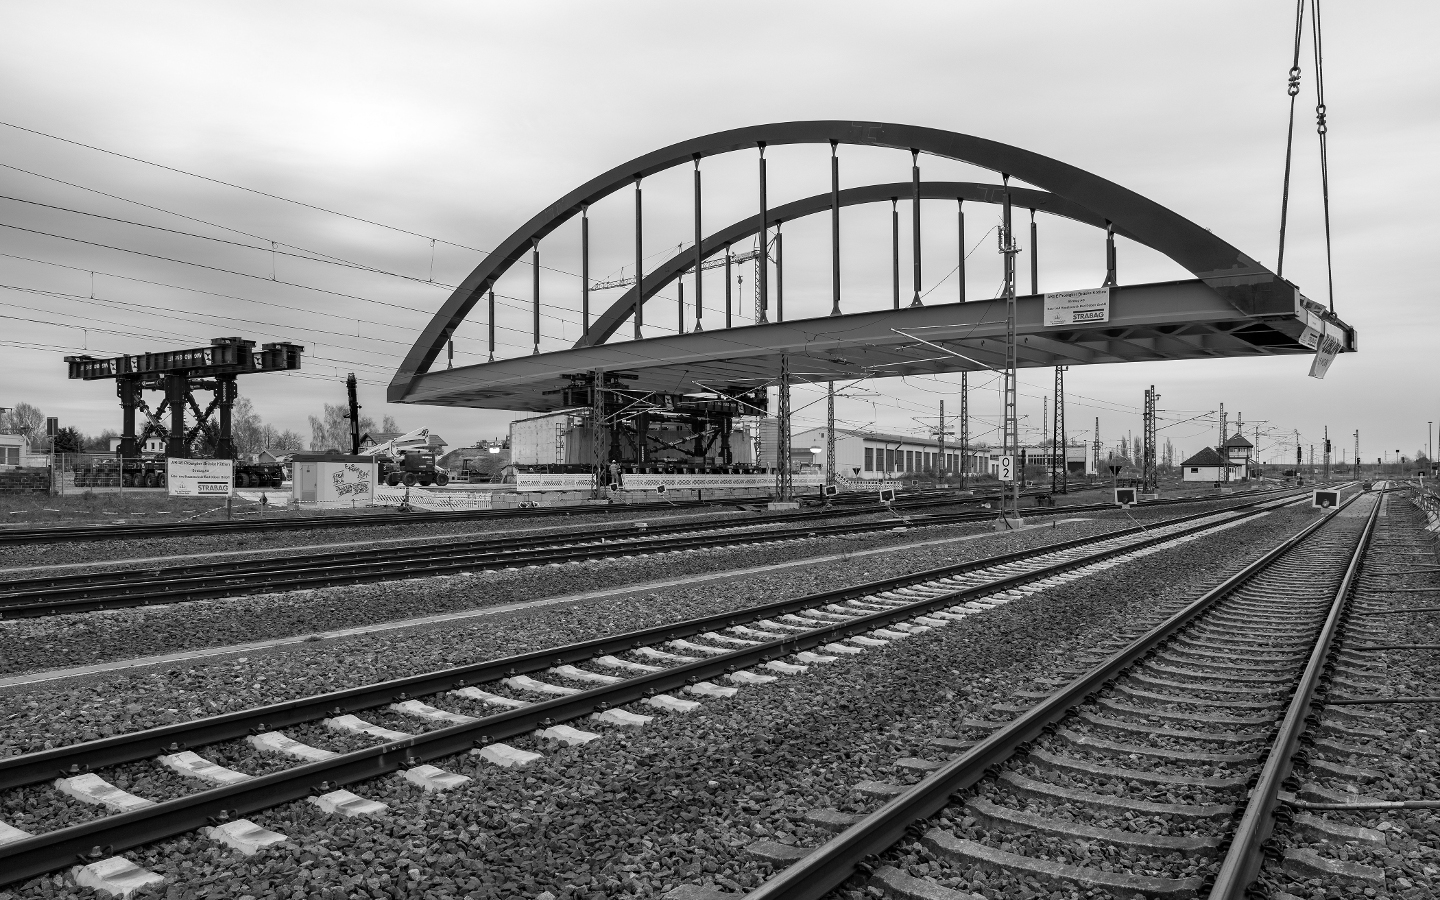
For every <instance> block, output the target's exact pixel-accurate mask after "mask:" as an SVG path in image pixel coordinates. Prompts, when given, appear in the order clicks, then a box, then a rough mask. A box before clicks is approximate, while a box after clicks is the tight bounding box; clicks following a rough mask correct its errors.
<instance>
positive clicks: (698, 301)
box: [695, 153, 705, 334]
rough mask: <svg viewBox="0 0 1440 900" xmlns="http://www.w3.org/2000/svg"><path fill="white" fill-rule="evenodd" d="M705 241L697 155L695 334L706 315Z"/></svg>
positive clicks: (697, 157) (698, 158) (698, 156)
mask: <svg viewBox="0 0 1440 900" xmlns="http://www.w3.org/2000/svg"><path fill="white" fill-rule="evenodd" d="M704 239H705V235H704V233H703V232H702V231H701V230H700V154H698V153H697V154H695V333H696V334H699V333H700V332H701V331H704V329H703V328H701V327H700V319H701V317H703V316H704V313H705V293H704V291H705V289H704V287H703V286H702V284H701V279H700V264H701V263H702V262H704V261H705V259H704V256H703V255H702V254H701V252H700V243H701V241H703V240H704Z"/></svg>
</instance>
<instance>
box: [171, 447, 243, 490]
mask: <svg viewBox="0 0 1440 900" xmlns="http://www.w3.org/2000/svg"><path fill="white" fill-rule="evenodd" d="M234 486H235V463H234V461H233V460H229V459H177V458H175V457H173V456H172V457H169V458H168V459H166V460H165V487H167V488H168V489H169V494H170V496H171V497H229V496H230V495H231V493H232V492H233V490H234Z"/></svg>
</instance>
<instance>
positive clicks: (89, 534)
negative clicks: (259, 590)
mask: <svg viewBox="0 0 1440 900" xmlns="http://www.w3.org/2000/svg"><path fill="white" fill-rule="evenodd" d="M730 502H735V501H733V500H732V501H730ZM714 505H716V504H715V503H714V502H712V501H710V500H706V501H703V502H701V501H697V500H681V501H676V502H674V503H668V502H667V503H630V504H624V505H619V506H594V507H589V506H541V507H538V508H531V509H485V510H463V511H430V512H408V513H404V512H399V511H398V510H397V511H394V512H390V513H383V514H381V513H365V514H362V515H351V514H346V515H333V516H318V515H317V516H308V517H305V518H302V519H260V520H255V521H234V520H225V521H206V522H146V523H143V524H135V525H128V524H127V525H48V526H42V527H40V528H8V527H0V545H4V544H34V543H43V544H50V543H60V542H65V541H100V540H117V539H135V538H152V537H169V536H176V537H190V536H193V535H197V534H232V533H237V532H247V531H289V530H299V529H309V528H366V527H372V526H374V527H380V526H394V525H414V524H419V523H425V522H457V521H458V522H465V521H485V520H487V519H509V518H533V517H544V516H570V515H589V514H590V513H594V512H599V513H601V514H604V513H610V512H625V511H632V510H634V511H640V512H644V511H646V510H656V509H670V508H671V507H673V506H680V507H690V506H695V507H703V506H714Z"/></svg>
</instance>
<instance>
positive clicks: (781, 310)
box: [775, 219, 785, 322]
mask: <svg viewBox="0 0 1440 900" xmlns="http://www.w3.org/2000/svg"><path fill="white" fill-rule="evenodd" d="M784 224H785V223H784V222H781V221H779V220H778V219H777V220H776V221H775V321H777V322H783V321H785V252H784V245H782V244H781V243H780V239H781V238H782V237H784V235H782V234H781V233H780V226H781V225H784Z"/></svg>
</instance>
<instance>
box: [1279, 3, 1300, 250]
mask: <svg viewBox="0 0 1440 900" xmlns="http://www.w3.org/2000/svg"><path fill="white" fill-rule="evenodd" d="M1304 27H1305V0H1295V54H1294V57H1293V58H1292V61H1291V63H1290V73H1289V85H1288V86H1287V87H1286V92H1287V93H1288V94H1289V95H1290V124H1289V126H1288V128H1287V130H1286V133H1285V178H1284V181H1283V183H1282V187H1281V191H1280V251H1279V254H1278V259H1277V260H1276V262H1275V274H1276V275H1278V276H1280V277H1282V278H1283V277H1284V275H1285V226H1286V225H1287V224H1288V221H1289V213H1290V160H1291V156H1292V153H1293V151H1294V147H1295V98H1296V97H1297V96H1299V94H1300V40H1301V36H1302V33H1303V31H1304Z"/></svg>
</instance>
